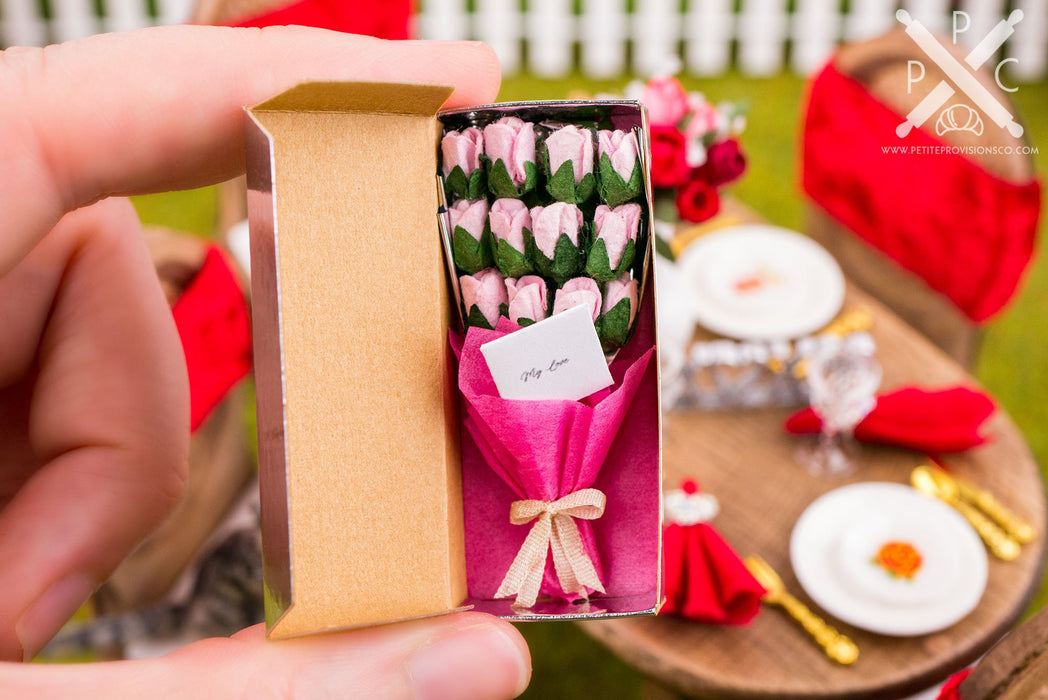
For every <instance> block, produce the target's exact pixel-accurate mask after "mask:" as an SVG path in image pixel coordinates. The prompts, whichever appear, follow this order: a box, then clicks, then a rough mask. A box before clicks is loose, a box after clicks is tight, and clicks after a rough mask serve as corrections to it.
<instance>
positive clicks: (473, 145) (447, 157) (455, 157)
mask: <svg viewBox="0 0 1048 700" xmlns="http://www.w3.org/2000/svg"><path fill="white" fill-rule="evenodd" d="M483 150H484V135H483V134H482V133H481V131H480V129H478V128H477V127H475V126H471V127H469V128H468V129H464V130H462V131H449V132H448V133H446V134H444V138H442V139H441V140H440V153H441V156H442V158H441V160H442V161H443V166H444V177H447V176H448V175H450V174H451V171H452V170H454V169H455V166H456V165H457V166H459V167H461V168H462V172H463V173H465V175H466V177H469V174H470V173H472V172H473V171H474V170H476V169H477V168H479V167H480V154H481V152H482V151H483Z"/></svg>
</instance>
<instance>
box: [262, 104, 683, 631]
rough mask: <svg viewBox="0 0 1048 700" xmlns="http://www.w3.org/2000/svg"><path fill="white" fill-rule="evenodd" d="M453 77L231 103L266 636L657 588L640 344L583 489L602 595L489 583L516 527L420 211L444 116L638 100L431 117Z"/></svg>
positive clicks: (439, 260) (656, 467) (648, 599)
mask: <svg viewBox="0 0 1048 700" xmlns="http://www.w3.org/2000/svg"><path fill="white" fill-rule="evenodd" d="M450 93H451V88H449V87H447V86H438V85H418V84H375V83H306V84H302V85H299V86H297V87H295V88H292V89H291V90H289V91H287V92H285V93H283V94H281V95H278V96H276V97H274V98H273V99H271V100H268V101H267V102H264V103H262V104H260V105H257V106H256V107H254V108H251V109H249V110H248V116H249V119H248V129H247V151H248V152H247V170H248V187H249V194H248V205H249V213H250V219H251V266H252V294H253V316H254V319H253V320H254V334H255V377H256V383H257V407H258V437H259V470H260V483H261V496H262V534H263V560H264V578H265V593H266V621H267V627H268V629H269V636H270V637H271V638H284V637H292V636H299V635H303V634H310V633H316V632H323V631H329V630H337V629H347V628H353V627H360V626H367V625H374V624H380V623H384V622H391V621H397V620H405V619H411V618H417V617H425V616H430V615H437V614H443V613H447V612H451V611H454V610H458V609H463V608H473V609H475V610H481V611H484V612H490V613H493V614H497V615H502V616H505V617H508V618H512V619H544V620H548V619H555V618H565V619H578V618H598V617H611V616H621V615H636V614H652V613H654V612H655V611H657V609H658V607H659V605H660V604H661V600H662V593H661V580H660V572H661V566H660V559H661V550H660V539H661V537H660V536H661V461H660V460H661V424H660V416H659V396H658V391H659V384H658V359H657V357H654V356H653V359H652V360H651V361H649V362H648V363H647V365H646V369H645V370H643V375H642V379H641V380H640V383H639V388H638V389H637V391H636V394H635V396H634V397H633V399H632V403H631V404H630V405H629V409H628V415H627V417H626V419H625V421H624V423H623V425H622V427H621V428H620V430H619V432H618V434H617V436H616V437H615V441H614V443H613V444H612V447H611V449H610V451H609V454H608V457H607V459H606V460H605V461H604V465H603V468H602V469H601V472H600V475H599V476H598V478H597V480H596V483H595V484H594V487H596V488H598V489H600V490H601V491H602V492H603V493H604V494H606V497H607V507H606V509H605V511H604V513H603V515H602V516H601V517H600V518H599V519H597V520H594V521H592V523H591V525H592V533H593V538H594V540H595V542H596V547H597V549H598V551H599V552H600V556H601V559H602V570H603V579H602V580H603V582H604V587H605V590H606V595H594V596H591V597H590V598H589V599H588V600H574V601H566V600H552V599H545V598H542V599H540V600H539V601H538V602H537V603H536V604H535V605H533V606H531V607H529V608H527V609H522V608H519V607H516V608H515V607H514V606H513V605H512V603H513V601H512V600H509V599H502V600H494V599H493V596H494V593H495V591H496V589H497V588H498V586H499V582H500V581H501V580H502V578H503V576H505V574H506V572H507V570H508V569H509V567H510V564H511V563H512V562H513V559H514V556H515V555H516V554H517V552H518V550H519V549H520V548H521V545H522V543H523V542H524V540H525V537H526V536H527V535H528V533H529V531H530V529H531V525H532V524H533V523H530V524H527V525H513V524H512V523H510V521H509V511H510V506H511V504H512V503H513V502H514V501H516V500H518V496H517V495H515V494H514V493H513V492H512V491H511V490H510V489H509V488H508V487H507V486H506V485H505V484H504V483H503V482H502V481H500V479H499V478H498V477H497V476H496V474H495V472H494V471H492V470H491V469H490V468H489V467H488V466H487V465H486V464H485V461H484V459H483V457H482V456H481V454H480V451H479V450H478V447H477V445H476V444H475V442H474V441H473V439H472V438H471V436H470V434H469V433H468V432H467V431H465V430H464V429H463V426H462V418H461V410H462V409H461V406H460V403H461V396H460V393H459V386H458V378H457V362H456V356H455V350H454V347H453V344H452V343H451V342H449V336H450V337H451V338H456V337H457V338H458V342H459V343H461V335H462V327H461V317H462V309H461V306H460V300H459V296H458V290H457V285H455V284H453V283H449V274H448V261H447V260H446V256H445V252H444V245H445V243H442V236H441V229H445V230H444V231H443V233H444V234H445V242H446V234H447V232H446V227H447V224H446V217H438V212H442V211H443V207H444V206H445V205H446V203H447V202H446V200H445V198H444V193H443V192H442V191H441V188H440V186H439V180H438V178H437V174H438V172H439V169H438V168H439V155H438V151H439V143H440V138H441V134H442V132H443V129H444V128H445V126H444V123H443V121H442V118H446V119H447V120H448V121H449V122H451V123H453V124H455V125H457V127H456V128H460V127H461V126H462V125H463V124H467V123H473V122H474V121H477V120H479V122H480V123H482V122H484V121H485V120H491V119H494V118H495V117H497V116H498V115H500V114H505V113H512V114H524V115H525V116H527V114H529V110H531V114H532V117H533V118H536V119H537V118H539V117H540V116H541V115H543V114H547V115H549V116H558V117H559V118H560V119H570V118H577V119H581V120H582V121H586V120H589V121H590V123H591V124H592V120H593V119H596V118H600V119H604V120H605V121H607V122H610V123H613V124H615V128H622V129H632V128H636V129H637V130H638V133H644V130H645V125H644V124H643V119H644V117H643V115H642V111H641V109H640V108H639V106H638V105H637V104H636V103H626V102H608V103H601V102H595V103H573V104H568V103H559V104H554V103H534V104H533V105H530V106H529V105H524V104H519V105H511V106H503V105H491V106H488V107H486V108H478V109H477V110H465V111H464V110H459V111H457V112H455V113H448V114H447V115H446V117H445V115H443V114H442V113H440V112H439V109H440V107H441V105H442V104H443V103H444V101H445V100H446V99H447V97H448V96H449V95H450ZM535 110H538V111H537V112H536V111H535ZM605 128H606V127H605ZM641 140H642V141H643V139H641ZM645 143H646V142H645ZM641 153H642V156H643V157H647V152H646V147H645V146H642V148H641ZM645 186H646V187H645V189H646V197H645V199H646V201H645V202H644V203H643V205H642V206H644V207H645V217H644V221H645V224H644V227H643V231H642V235H641V237H640V238H638V244H639V251H640V252H639V254H638V257H640V258H642V259H643V261H644V262H643V264H642V265H640V266H639V267H638V269H641V268H642V269H643V270H644V276H643V278H642V279H641V284H640V286H641V301H640V304H639V306H638V311H637V319H636V322H635V328H634V331H633V335H632V338H631V340H630V341H629V343H627V345H626V346H625V347H624V348H622V350H621V351H620V353H621V354H623V355H624V356H629V355H630V353H633V354H634V355H639V354H640V351H641V349H643V348H644V347H647V348H652V347H654V346H655V335H656V327H655V299H654V280H653V279H652V276H651V274H649V273H648V271H649V270H653V269H654V265H651V264H649V261H650V256H651V254H652V253H651V250H652V234H651V228H650V216H648V213H649V212H650V186H649V185H648V183H647V182H645ZM438 219H439V220H440V221H442V222H443V223H442V224H441V226H439V227H438ZM613 366H614V365H613Z"/></svg>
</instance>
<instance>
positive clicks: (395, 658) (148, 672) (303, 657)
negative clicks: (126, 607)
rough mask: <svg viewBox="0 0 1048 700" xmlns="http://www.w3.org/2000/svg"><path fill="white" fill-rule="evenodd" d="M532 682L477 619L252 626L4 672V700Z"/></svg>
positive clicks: (448, 693) (496, 698)
mask: <svg viewBox="0 0 1048 700" xmlns="http://www.w3.org/2000/svg"><path fill="white" fill-rule="evenodd" d="M530 677H531V661H530V657H529V655H528V650H527V646H526V645H525V643H524V640H523V639H522V638H521V636H520V634H519V633H518V632H517V631H516V630H515V629H514V628H513V626H512V625H510V624H509V623H507V622H503V621H501V620H498V619H495V618H492V617H489V616H487V615H482V614H480V613H459V614H455V615H445V616H441V617H435V618H427V619H425V620H415V621H412V622H403V623H398V624H394V625H385V626H382V627H373V628H370V629H365V630H357V631H353V632H346V633H341V634H329V635H323V636H317V637H309V638H302V639H292V640H286V641H279V642H269V641H266V639H265V630H264V629H263V626H262V625H256V626H255V627H250V628H248V629H246V630H244V631H242V632H240V633H238V634H236V635H234V636H233V637H231V638H229V639H207V640H204V641H201V642H196V643H194V644H190V645H188V646H186V647H183V648H182V649H179V650H177V651H175V652H173V653H171V654H168V655H167V656H163V657H160V658H157V659H149V660H145V661H115V662H107V663H96V664H79V665H43V664H16V663H2V664H0V688H4V692H5V695H9V696H10V697H37V698H48V697H78V698H100V699H101V698H114V697H117V698H138V697H148V698H149V700H163V699H164V698H186V697H204V698H225V697H236V698H241V697H276V698H313V697H351V698H354V697H359V698H375V699H376V700H386V699H390V700H400V699H401V698H403V699H405V700H406V699H409V698H420V699H423V700H431V699H432V700H443V699H445V698H446V699H448V700H451V699H454V700H500V699H508V698H513V697H516V696H517V695H519V694H520V693H522V692H523V691H524V688H525V687H527V684H528V680H529V679H530Z"/></svg>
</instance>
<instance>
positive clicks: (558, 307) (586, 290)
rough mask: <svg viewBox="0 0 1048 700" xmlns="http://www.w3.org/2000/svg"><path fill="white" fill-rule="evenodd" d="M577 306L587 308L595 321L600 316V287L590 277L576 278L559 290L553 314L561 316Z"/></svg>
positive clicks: (554, 300) (554, 301)
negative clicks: (563, 312) (561, 313)
mask: <svg viewBox="0 0 1048 700" xmlns="http://www.w3.org/2000/svg"><path fill="white" fill-rule="evenodd" d="M575 306H585V307H586V308H588V309H590V310H591V311H592V313H593V320H594V321H596V320H597V316H599V315H600V287H598V286H597V283H596V282H594V281H593V280H591V279H590V278H589V277H575V278H573V279H570V280H568V281H567V282H565V283H564V285H563V286H562V287H561V288H560V289H558V290H557V295H556V296H555V297H554V298H553V313H554V315H556V314H559V313H560V312H561V311H567V310H568V309H570V308H572V307H575Z"/></svg>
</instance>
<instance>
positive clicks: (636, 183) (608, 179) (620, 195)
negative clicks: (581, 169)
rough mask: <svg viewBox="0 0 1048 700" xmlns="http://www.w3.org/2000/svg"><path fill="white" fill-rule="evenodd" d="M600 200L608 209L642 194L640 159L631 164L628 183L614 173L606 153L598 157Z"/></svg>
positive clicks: (642, 179)
mask: <svg viewBox="0 0 1048 700" xmlns="http://www.w3.org/2000/svg"><path fill="white" fill-rule="evenodd" d="M599 171H600V183H599V185H598V187H599V189H600V198H601V199H603V200H604V203H605V204H607V205H608V206H609V207H617V206H619V205H620V204H625V203H626V202H628V201H630V200H632V199H636V198H637V197H639V196H641V194H642V193H643V192H644V175H643V173H642V172H641V168H640V158H638V159H637V162H636V163H634V164H633V172H632V173H631V174H630V179H629V182H626V181H625V180H623V179H622V176H621V175H619V174H618V173H617V172H615V168H614V167H613V166H612V164H611V157H610V156H609V155H608V154H607V153H602V154H601V156H600V166H599Z"/></svg>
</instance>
